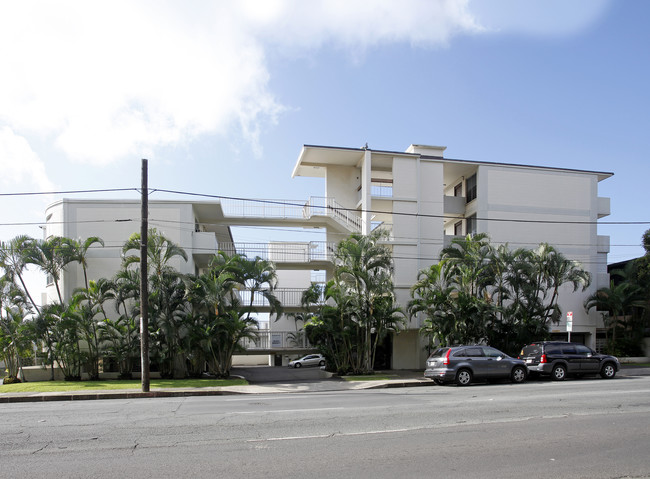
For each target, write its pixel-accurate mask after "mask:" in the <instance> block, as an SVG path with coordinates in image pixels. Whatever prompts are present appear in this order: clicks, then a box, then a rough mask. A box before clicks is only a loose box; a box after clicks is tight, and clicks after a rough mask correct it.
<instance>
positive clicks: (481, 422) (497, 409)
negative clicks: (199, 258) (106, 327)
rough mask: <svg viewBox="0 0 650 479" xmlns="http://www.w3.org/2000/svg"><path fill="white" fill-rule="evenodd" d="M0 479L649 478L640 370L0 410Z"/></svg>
mask: <svg viewBox="0 0 650 479" xmlns="http://www.w3.org/2000/svg"><path fill="white" fill-rule="evenodd" d="M0 415H1V420H0V454H1V456H0V457H1V458H2V459H1V461H0V476H1V477H8V478H13V477H16V478H23V477H53V476H57V475H58V476H60V477H75V478H76V477H79V478H80V477H84V478H85V477H96V478H109V477H110V478H116V477H139V478H148V477H151V478H154V477H155V478H161V477H228V478H338V479H341V478H347V477H355V476H356V477H358V478H365V477H372V478H391V479H393V478H395V477H403V478H411V477H444V478H474V477H476V478H482V479H486V478H510V477H512V478H515V477H516V478H518V479H519V478H547V477H548V478H551V477H552V478H624V477H650V453H649V452H650V377H648V376H645V377H621V378H617V379H614V380H611V381H605V380H600V379H583V380H572V381H565V382H553V381H533V382H529V383H526V384H520V385H512V384H507V383H505V384H492V385H475V386H469V387H466V388H459V387H454V386H445V387H439V386H433V387H426V388H423V387H413V388H400V389H382V390H361V391H341V392H338V391H330V392H311V393H300V394H286V393H285V394H260V395H243V396H214V397H193V398H166V399H137V400H104V401H79V402H75V401H69V402H44V403H14V404H2V405H0Z"/></svg>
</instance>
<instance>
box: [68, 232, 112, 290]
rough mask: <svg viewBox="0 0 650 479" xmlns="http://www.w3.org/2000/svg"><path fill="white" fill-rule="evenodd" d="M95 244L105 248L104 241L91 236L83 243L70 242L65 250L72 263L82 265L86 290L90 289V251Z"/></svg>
mask: <svg viewBox="0 0 650 479" xmlns="http://www.w3.org/2000/svg"><path fill="white" fill-rule="evenodd" d="M94 244H100V245H102V246H104V240H102V239H101V238H99V237H98V236H91V237H89V238H86V239H85V240H84V241H83V242H82V241H81V240H80V239H78V240H68V241H67V242H66V243H65V245H64V248H66V249H67V250H69V251H67V254H68V255H69V256H70V257H71V259H72V261H76V262H77V263H79V265H81V269H82V270H83V274H84V284H85V285H86V289H88V250H89V249H90V247H91V246H92V245H94Z"/></svg>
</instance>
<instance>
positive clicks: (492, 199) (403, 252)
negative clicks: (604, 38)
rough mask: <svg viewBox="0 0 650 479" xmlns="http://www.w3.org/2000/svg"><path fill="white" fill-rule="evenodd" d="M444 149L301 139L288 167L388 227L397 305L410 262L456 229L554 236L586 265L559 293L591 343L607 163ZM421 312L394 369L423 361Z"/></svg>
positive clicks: (602, 269) (413, 273)
mask: <svg viewBox="0 0 650 479" xmlns="http://www.w3.org/2000/svg"><path fill="white" fill-rule="evenodd" d="M444 150H445V148H444V147H436V146H426V145H411V146H410V147H409V148H408V149H407V150H406V152H403V153H400V152H393V151H377V150H371V149H369V148H361V149H357V148H339V147H329V146H312V145H305V146H304V147H303V149H302V151H301V152H300V155H299V158H298V161H297V163H296V165H295V167H294V170H293V176H294V177H296V176H309V177H320V178H323V179H324V180H325V196H326V197H327V198H333V199H335V200H336V202H337V203H338V204H339V205H341V206H342V207H343V209H344V211H346V212H349V211H353V212H356V214H357V216H358V218H359V219H360V230H361V231H362V232H363V233H365V234H367V233H369V232H370V231H371V230H372V229H373V228H375V227H377V226H379V225H382V226H383V227H386V228H388V229H390V231H391V232H392V235H391V240H390V246H391V248H392V252H393V257H394V269H395V272H394V283H395V287H396V293H397V298H398V301H399V302H400V304H401V305H402V306H406V304H407V303H408V301H409V299H410V291H409V290H410V288H411V286H412V285H413V284H414V283H415V282H416V280H417V274H418V272H419V271H420V270H422V269H425V268H427V267H429V266H430V265H431V264H433V263H436V262H437V261H438V260H439V258H440V253H441V250H442V248H443V247H445V246H447V245H449V244H450V242H451V240H452V239H453V238H454V237H455V236H459V235H466V234H468V233H478V232H480V233H487V234H488V235H489V237H490V239H491V242H492V243H494V244H499V243H507V244H508V245H509V246H510V247H512V248H517V247H525V248H534V247H536V246H538V245H539V244H540V243H542V242H545V243H549V244H551V245H553V246H555V247H556V248H557V249H558V250H559V251H560V252H562V253H563V254H564V255H565V256H566V257H567V258H569V259H573V260H576V261H578V262H580V263H581V265H582V267H583V268H584V269H585V270H587V271H588V272H589V273H590V274H591V277H592V283H591V285H590V286H589V288H588V289H587V290H586V291H584V292H582V291H578V292H575V293H574V292H573V291H572V290H570V289H568V288H567V289H564V290H563V291H561V294H560V300H559V303H560V306H561V308H562V310H563V311H565V312H569V311H570V312H572V313H573V332H572V340H578V341H582V342H584V343H586V344H588V345H590V346H596V338H597V336H598V330H599V329H600V328H602V327H603V325H602V318H601V317H600V314H599V313H597V312H596V311H593V310H592V311H591V312H589V313H587V312H586V311H585V310H584V307H583V303H584V300H585V298H586V297H587V296H589V295H590V294H593V293H594V292H595V291H596V290H597V289H598V288H599V287H603V286H607V285H608V284H609V279H608V274H607V253H608V251H609V237H607V236H600V235H598V232H597V220H598V219H599V218H602V217H604V216H607V215H608V214H609V198H603V197H599V196H598V183H599V182H600V181H602V180H604V179H606V178H608V177H610V176H612V173H605V172H596V171H581V170H580V171H579V170H572V169H566V168H548V167H539V166H530V165H512V164H503V163H489V162H479V161H467V160H452V159H445V158H444V156H443V153H444ZM340 239H341V233H340V231H337V230H332V231H330V229H328V230H327V241H328V242H336V241H338V240H340ZM421 320H422V318H411V320H410V322H409V324H408V326H407V328H406V330H405V331H404V332H402V333H401V334H399V335H396V336H395V337H394V338H393V348H392V349H393V356H392V363H393V364H392V365H393V367H394V368H395V369H402V368H417V367H421V366H422V364H424V360H425V354H426V352H425V350H424V348H423V343H422V339H421V338H420V337H419V335H418V329H419V328H420V326H421V324H420V323H421ZM565 331H566V324H565V323H560V324H559V325H553V327H552V332H553V333H554V334H555V335H557V336H562V335H565V334H566V333H565ZM565 337H566V336H565Z"/></svg>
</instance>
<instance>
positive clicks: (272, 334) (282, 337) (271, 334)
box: [239, 330, 313, 353]
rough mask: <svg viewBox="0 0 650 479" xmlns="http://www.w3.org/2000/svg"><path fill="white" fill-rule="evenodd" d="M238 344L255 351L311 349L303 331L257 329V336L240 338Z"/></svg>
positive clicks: (249, 350)
mask: <svg viewBox="0 0 650 479" xmlns="http://www.w3.org/2000/svg"><path fill="white" fill-rule="evenodd" d="M239 345H240V346H242V347H243V348H245V349H246V350H247V351H248V352H257V353H269V352H276V351H287V352H289V351H294V350H302V349H313V347H312V346H311V345H310V344H309V341H308V340H307V337H306V335H305V334H304V332H303V331H270V330H265V331H258V333H257V338H255V339H248V338H246V339H242V340H241V341H239Z"/></svg>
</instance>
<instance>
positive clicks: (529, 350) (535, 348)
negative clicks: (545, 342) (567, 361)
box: [521, 344, 542, 356]
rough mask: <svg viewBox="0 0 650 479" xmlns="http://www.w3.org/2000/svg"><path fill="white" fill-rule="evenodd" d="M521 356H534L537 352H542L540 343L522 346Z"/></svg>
mask: <svg viewBox="0 0 650 479" xmlns="http://www.w3.org/2000/svg"><path fill="white" fill-rule="evenodd" d="M521 352H522V355H523V356H535V355H538V354H542V345H541V344H530V345H528V346H524V348H523V349H522V350H521Z"/></svg>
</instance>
